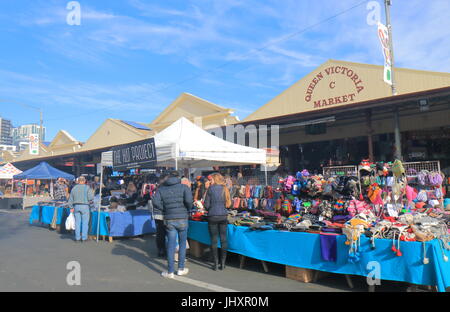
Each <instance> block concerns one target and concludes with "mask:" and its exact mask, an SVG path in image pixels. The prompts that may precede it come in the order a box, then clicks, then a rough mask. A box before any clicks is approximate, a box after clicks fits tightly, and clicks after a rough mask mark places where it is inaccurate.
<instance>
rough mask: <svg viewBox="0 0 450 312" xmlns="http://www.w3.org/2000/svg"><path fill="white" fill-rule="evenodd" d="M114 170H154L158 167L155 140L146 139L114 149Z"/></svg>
mask: <svg viewBox="0 0 450 312" xmlns="http://www.w3.org/2000/svg"><path fill="white" fill-rule="evenodd" d="M112 161H113V168H114V170H128V169H133V168H152V167H154V166H155V165H156V147H155V139H154V138H150V139H145V140H142V141H137V142H133V143H129V144H124V145H120V146H115V147H113V148H112Z"/></svg>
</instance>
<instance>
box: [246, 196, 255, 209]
mask: <svg viewBox="0 0 450 312" xmlns="http://www.w3.org/2000/svg"><path fill="white" fill-rule="evenodd" d="M246 202H247V207H248V209H249V210H253V208H255V207H254V206H253V199H252V198H248V199H247V200H246Z"/></svg>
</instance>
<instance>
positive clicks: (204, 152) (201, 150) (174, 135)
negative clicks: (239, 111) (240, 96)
mask: <svg viewBox="0 0 450 312" xmlns="http://www.w3.org/2000/svg"><path fill="white" fill-rule="evenodd" d="M155 146H156V158H157V166H158V167H165V166H170V167H173V166H175V168H177V169H178V168H202V167H211V166H239V165H248V164H260V165H264V164H265V163H266V151H265V150H263V149H257V148H253V147H248V146H243V145H239V144H234V143H231V142H228V141H225V140H223V139H221V138H219V137H216V136H214V135H212V134H210V133H209V132H207V131H205V130H203V129H202V128H200V127H198V126H196V125H195V124H193V123H192V122H191V121H189V120H188V119H186V118H184V117H182V118H180V119H178V120H177V121H176V122H174V123H173V124H172V125H170V126H169V127H167V128H166V129H164V130H163V131H161V132H160V133H158V134H156V135H155Z"/></svg>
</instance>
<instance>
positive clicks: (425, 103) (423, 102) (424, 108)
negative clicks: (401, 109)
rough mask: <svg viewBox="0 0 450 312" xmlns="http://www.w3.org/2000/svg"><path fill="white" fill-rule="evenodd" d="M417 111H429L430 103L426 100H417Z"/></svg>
mask: <svg viewBox="0 0 450 312" xmlns="http://www.w3.org/2000/svg"><path fill="white" fill-rule="evenodd" d="M419 109H420V111H421V112H427V111H429V110H430V103H429V102H428V100H427V99H421V100H419Z"/></svg>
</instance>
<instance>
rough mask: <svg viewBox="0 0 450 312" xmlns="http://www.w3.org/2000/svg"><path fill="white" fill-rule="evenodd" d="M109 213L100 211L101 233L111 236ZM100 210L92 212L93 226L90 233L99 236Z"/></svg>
mask: <svg viewBox="0 0 450 312" xmlns="http://www.w3.org/2000/svg"><path fill="white" fill-rule="evenodd" d="M108 217H109V213H108V212H105V211H100V233H99V235H104V236H109V229H108V220H107V218H108ZM97 224H98V211H94V212H91V228H90V231H89V235H94V236H97Z"/></svg>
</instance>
